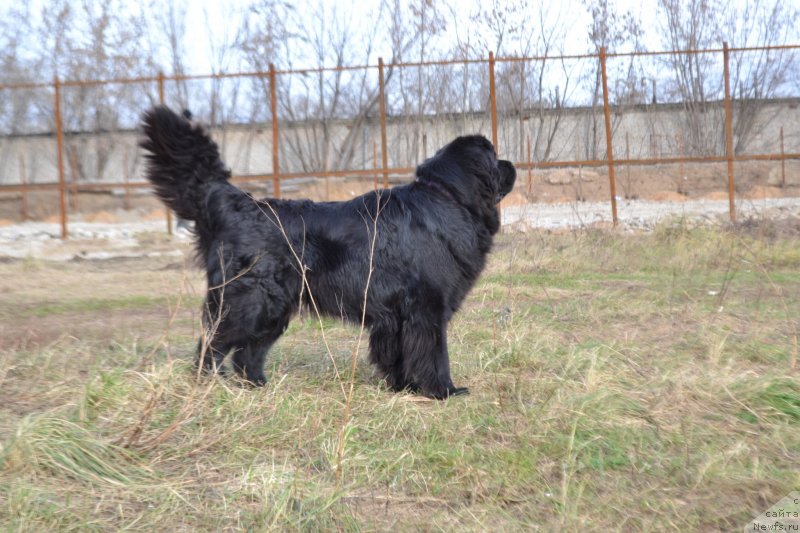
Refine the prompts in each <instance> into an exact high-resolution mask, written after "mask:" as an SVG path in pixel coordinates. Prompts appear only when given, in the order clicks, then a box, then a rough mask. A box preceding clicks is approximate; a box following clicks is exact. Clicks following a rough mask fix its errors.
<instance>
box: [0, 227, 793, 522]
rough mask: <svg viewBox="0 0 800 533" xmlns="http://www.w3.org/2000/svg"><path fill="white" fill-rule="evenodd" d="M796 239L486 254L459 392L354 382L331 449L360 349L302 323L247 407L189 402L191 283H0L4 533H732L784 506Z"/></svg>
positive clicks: (662, 240) (51, 271) (202, 388)
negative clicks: (60, 330)
mask: <svg viewBox="0 0 800 533" xmlns="http://www.w3.org/2000/svg"><path fill="white" fill-rule="evenodd" d="M797 230H798V227H797V226H796V224H795V225H794V226H791V225H790V226H788V227H777V226H775V225H769V224H758V225H751V227H744V228H738V229H736V230H735V231H729V230H720V229H704V228H699V229H689V228H687V227H686V226H685V225H682V224H672V225H667V226H663V227H661V228H659V229H658V231H656V232H654V233H652V234H646V235H619V234H612V233H604V232H581V233H566V234H546V233H532V234H527V235H520V234H513V235H504V236H502V237H501V239H500V240H499V242H498V244H497V247H496V251H495V253H494V254H493V256H492V259H491V262H490V265H489V267H488V269H487V272H486V273H485V275H484V277H483V278H482V280H481V281H480V282H479V284H478V286H477V287H476V288H475V290H474V291H473V293H472V294H471V296H470V298H469V299H468V301H467V302H466V303H465V305H464V307H463V309H462V310H461V312H460V313H459V314H458V315H457V318H456V319H455V320H454V323H453V324H452V326H451V331H450V347H451V351H452V354H451V360H452V364H453V375H454V381H456V382H457V383H458V384H459V385H465V386H469V387H470V389H471V391H472V394H471V395H470V396H467V397H457V398H454V399H451V400H448V401H446V402H433V401H427V400H423V399H420V398H418V397H415V396H408V395H396V394H392V393H390V392H387V391H386V390H385V389H383V388H382V387H381V386H380V383H379V382H378V380H377V378H376V377H375V376H374V375H373V374H372V371H371V369H370V368H369V366H368V365H365V364H361V365H359V366H358V367H357V368H356V373H355V379H354V393H353V395H352V400H351V405H350V416H349V419H348V420H347V424H346V427H345V428H344V431H343V432H342V433H341V435H343V436H344V439H343V440H341V441H340V430H341V429H342V428H341V427H340V426H341V424H342V420H343V414H344V412H345V404H346V401H347V400H346V398H345V397H343V395H342V385H343V384H342V383H340V382H339V381H338V380H337V377H336V372H335V371H334V364H336V365H337V366H338V367H339V368H348V367H349V365H350V363H351V355H352V353H353V350H354V347H355V346H356V345H357V342H358V340H357V339H358V330H357V329H354V328H349V327H344V326H342V325H341V324H339V323H338V322H337V321H336V320H329V319H326V320H324V321H322V322H320V321H318V320H317V318H316V317H308V318H306V319H302V320H297V321H295V322H293V323H292V325H291V326H290V329H289V331H288V332H287V334H286V335H285V336H284V337H283V338H282V340H281V341H280V342H279V343H278V345H277V346H276V347H275V349H274V351H273V353H272V354H271V357H270V360H269V362H268V366H269V369H268V370H269V374H268V375H269V376H270V382H269V383H268V385H267V386H266V387H265V388H263V389H259V390H250V389H247V388H244V387H241V386H240V384H238V383H236V382H235V380H233V379H230V378H227V379H221V378H214V379H206V380H201V381H200V382H198V381H197V379H196V376H195V373H194V371H193V369H192V367H191V366H190V361H191V359H192V350H193V349H194V346H195V342H196V339H195V337H196V335H197V334H198V327H199V326H198V324H197V322H198V319H197V312H196V311H197V308H198V307H199V305H200V304H199V300H198V298H197V295H196V294H195V293H196V290H194V289H192V287H195V288H198V287H202V282H201V281H200V280H201V279H202V278H201V276H200V273H197V272H194V271H191V270H189V271H187V270H186V269H184V268H182V267H181V266H180V265H175V264H172V265H169V264H167V263H168V261H167V260H164V259H142V260H127V261H122V262H116V263H108V264H102V263H97V264H93V265H91V266H90V267H89V268H87V266H86V265H81V264H67V265H56V264H49V263H42V262H11V263H5V264H0V275H1V276H2V279H3V282H2V283H3V288H2V290H0V315H2V320H3V325H2V326H0V336H6V335H7V334H8V332H12V333H13V334H14V335H15V336H19V335H25V336H27V337H26V338H27V340H26V341H25V342H20V343H13V342H11V341H8V340H7V339H6V340H5V341H4V342H3V343H2V345H3V347H4V351H3V352H2V353H0V357H2V360H3V362H4V364H3V368H2V369H0V529H3V530H17V531H41V530H46V529H53V530H81V531H83V530H92V529H96V530H117V529H136V530H152V529H156V528H159V529H163V527H164V525H165V524H169V527H170V529H174V530H176V531H198V530H208V531H211V530H213V531H218V530H240V529H250V530H256V531H261V530H273V529H275V530H314V531H318V530H330V529H334V530H388V529H392V530H408V531H411V530H419V529H422V530H440V529H441V530H452V529H462V530H474V531H487V530H510V531H514V530H523V529H534V528H539V529H542V530H556V529H562V528H568V527H569V528H573V527H581V528H588V529H591V530H600V529H614V530H617V529H626V530H635V531H639V530H664V529H683V530H734V529H738V528H741V527H742V526H743V525H744V524H745V523H746V522H748V521H749V520H750V519H751V518H752V517H753V516H754V515H755V514H757V513H759V512H761V511H763V510H765V509H766V508H768V507H769V506H771V505H772V504H773V503H775V502H777V501H778V500H780V499H781V498H783V497H784V496H785V495H786V494H788V493H789V492H790V491H792V490H797V489H798V488H800V473H799V472H798V467H797V465H798V464H800V376H798V369H797V362H796V360H797V353H796V350H797V348H796V346H797V344H796V343H797V339H796V335H797V329H798V317H800V298H798V296H797V295H798V294H800V240H798V237H797V233H798V232H797ZM165 267H168V268H165ZM184 277H186V278H187V281H186V282H185V283H183V282H182V281H181V280H182V279H184ZM54 278H61V279H63V280H68V282H69V284H70V286H69V288H68V289H67V290H65V291H64V292H63V293H60V291H59V290H58V285H57V284H56V285H53V283H52V280H53V279H54ZM45 286H47V287H53V289H51V290H49V291H45V290H41V289H37V287H45ZM182 286H183V287H184V289H183V290H181V289H180V287H182ZM112 287H113V288H114V292H113V294H112V295H110V296H109V294H111V293H109V292H108V289H109V288H112ZM29 288H30V289H31V290H28V289H29ZM182 292H183V294H182ZM179 302H180V304H179ZM19 306H22V308H24V309H25V312H24V313H20V312H18V311H17V309H18V308H19ZM170 320H171V323H170ZM104 323H109V324H112V325H113V326H114V327H112V328H104V327H102V324H104ZM60 324H61V325H64V326H65V327H66V326H68V327H69V332H70V335H55V336H54V335H53V334H52V332H50V334H49V335H47V334H45V333H47V332H45V331H39V330H38V329H37V328H40V327H41V328H44V329H52V328H54V327H58V325H60ZM168 324H169V325H168ZM323 328H324V331H325V335H326V338H327V342H328V345H329V346H330V354H327V353H326V352H327V349H326V348H325V345H324V343H323V342H322V338H321V336H322V331H323ZM362 352H363V349H362ZM362 355H363V353H362ZM341 379H349V376H342V378H341ZM342 443H343V444H342ZM340 444H342V445H341V450H340V449H339V447H340ZM340 454H341V482H340V484H337V472H336V471H337V465H338V463H339V455H340Z"/></svg>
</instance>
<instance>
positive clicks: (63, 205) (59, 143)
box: [53, 76, 68, 239]
mask: <svg viewBox="0 0 800 533" xmlns="http://www.w3.org/2000/svg"><path fill="white" fill-rule="evenodd" d="M53 89H54V92H55V114H56V150H57V151H56V157H57V160H58V197H59V210H60V213H61V238H62V239H66V238H67V237H68V233H67V182H66V179H65V178H64V124H63V122H62V118H61V82H60V81H58V76H56V78H55V81H54V82H53Z"/></svg>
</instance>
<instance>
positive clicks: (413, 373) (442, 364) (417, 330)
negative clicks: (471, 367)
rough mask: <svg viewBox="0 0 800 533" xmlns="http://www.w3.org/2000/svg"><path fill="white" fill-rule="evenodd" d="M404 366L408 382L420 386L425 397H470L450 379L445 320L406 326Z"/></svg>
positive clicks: (416, 322) (417, 319)
mask: <svg viewBox="0 0 800 533" xmlns="http://www.w3.org/2000/svg"><path fill="white" fill-rule="evenodd" d="M403 364H404V368H405V374H406V377H407V379H408V381H409V382H411V383H414V384H415V385H416V386H418V387H419V389H420V390H421V392H422V394H424V395H425V396H429V397H431V398H435V399H437V400H444V399H446V398H448V397H450V396H458V395H460V394H467V393H469V389H467V388H466V387H456V386H455V385H453V380H452V378H451V377H450V358H449V355H448V353H447V324H446V322H445V321H444V320H438V321H433V320H432V321H426V320H424V319H421V317H416V319H415V320H412V321H409V322H406V324H404V327H403Z"/></svg>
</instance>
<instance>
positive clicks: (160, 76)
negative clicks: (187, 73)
mask: <svg viewBox="0 0 800 533" xmlns="http://www.w3.org/2000/svg"><path fill="white" fill-rule="evenodd" d="M164 100H165V98H164V73H163V72H159V73H158V103H160V104H161V105H164ZM166 209H167V235H172V211H171V210H170V208H169V207H167V208H166Z"/></svg>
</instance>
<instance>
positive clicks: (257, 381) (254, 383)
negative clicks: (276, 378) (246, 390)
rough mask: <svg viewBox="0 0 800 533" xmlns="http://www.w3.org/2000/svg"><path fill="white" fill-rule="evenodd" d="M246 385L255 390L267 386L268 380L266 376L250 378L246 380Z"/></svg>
mask: <svg viewBox="0 0 800 533" xmlns="http://www.w3.org/2000/svg"><path fill="white" fill-rule="evenodd" d="M245 383H246V384H247V386H248V387H252V388H254V389H255V388H259V387H263V386H264V385H266V384H267V378H266V377H264V376H255V377H248V378H247V379H245Z"/></svg>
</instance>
